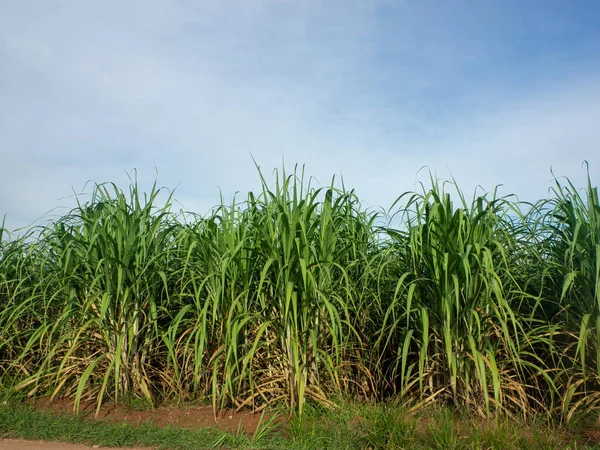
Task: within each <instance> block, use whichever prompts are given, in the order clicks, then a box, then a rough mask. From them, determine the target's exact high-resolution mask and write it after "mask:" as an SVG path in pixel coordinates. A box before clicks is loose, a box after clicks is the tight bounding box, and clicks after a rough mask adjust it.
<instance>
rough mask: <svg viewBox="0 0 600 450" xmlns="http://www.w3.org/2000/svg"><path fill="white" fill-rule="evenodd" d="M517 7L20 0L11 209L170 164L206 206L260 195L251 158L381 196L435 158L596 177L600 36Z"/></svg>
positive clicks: (25, 212)
mask: <svg viewBox="0 0 600 450" xmlns="http://www.w3.org/2000/svg"><path fill="white" fill-rule="evenodd" d="M435 5H437V3H435ZM471 6H472V5H471ZM509 7H510V5H508V6H506V7H505V8H498V7H496V6H494V7H492V6H488V7H483V6H477V7H470V6H468V5H466V3H465V5H463V6H462V7H456V8H454V9H443V7H434V4H433V3H430V4H428V3H427V2H419V3H411V2H389V1H388V2H384V1H382V2H366V1H358V0H357V1H350V2H347V1H344V2H342V1H332V2H318V1H312V0H311V1H305V2H288V1H275V0H273V1H267V0H265V1H258V0H247V1H234V2H227V3H224V2H216V1H206V2H192V1H160V0H154V1H150V2H147V1H145V2H142V1H137V0H136V1H133V0H132V1H128V2H116V1H106V2H95V1H85V0H83V1H53V2H35V1H27V0H23V1H20V2H7V3H4V4H2V6H0V67H1V68H2V70H0V152H1V157H2V164H1V165H0V213H4V212H6V213H8V223H9V225H12V226H18V225H22V224H24V223H26V222H27V221H30V220H32V219H34V218H36V217H38V216H39V215H41V214H42V213H44V212H45V211H47V210H49V209H50V208H52V207H54V206H56V205H58V204H72V203H69V201H68V200H59V199H60V198H63V197H65V196H67V195H69V194H70V190H71V187H74V188H75V189H76V190H78V189H80V188H82V187H83V185H84V183H85V181H87V180H90V179H92V180H97V181H105V180H115V181H117V182H120V183H124V182H126V173H125V170H126V169H131V168H133V167H136V168H138V169H139V173H140V179H141V181H142V182H143V183H149V182H151V181H152V180H153V178H154V174H155V167H157V168H158V170H159V181H160V184H164V185H167V186H169V187H174V186H179V187H178V193H177V195H176V197H177V198H178V199H179V200H180V201H181V202H182V203H183V204H184V205H185V206H186V207H187V208H190V209H196V210H199V211H200V212H203V211H206V210H207V209H208V208H209V207H210V206H212V205H213V204H214V203H216V202H217V201H218V188H222V189H223V192H224V194H225V196H231V195H232V194H233V193H234V192H235V191H238V190H240V191H245V190H247V189H249V188H254V187H256V185H257V176H256V173H255V170H254V167H253V163H252V159H251V157H250V154H252V155H254V157H255V158H256V160H257V161H258V162H259V163H260V165H261V166H262V167H263V168H265V169H267V171H269V170H270V169H271V168H273V167H277V166H280V165H281V161H282V158H285V161H286V162H287V163H288V164H290V165H291V164H293V163H295V162H299V163H306V164H307V170H308V172H309V173H310V174H313V175H315V176H316V177H317V178H318V179H319V180H320V181H321V182H328V181H329V179H330V177H331V175H332V174H334V173H341V174H343V176H344V178H345V181H346V184H347V185H349V186H353V187H356V188H357V191H358V193H359V195H360V196H361V198H364V199H365V201H366V202H367V203H369V204H371V205H384V206H386V205H389V203H391V201H392V200H393V199H394V198H395V196H397V195H398V194H399V193H401V192H403V191H404V190H407V189H412V188H414V183H415V179H416V176H417V170H418V169H419V168H420V167H422V166H424V165H428V166H429V167H431V168H432V170H436V171H437V173H438V174H439V175H440V176H442V177H446V176H448V175H449V172H451V173H452V174H454V175H455V176H456V178H457V179H458V181H459V182H460V183H461V185H463V186H464V188H465V189H466V190H467V191H468V190H470V189H472V188H474V187H475V186H476V185H479V184H480V185H483V186H484V187H485V188H488V189H492V188H493V187H494V186H495V185H497V184H500V183H503V184H505V185H506V186H507V190H508V191H514V192H517V193H519V194H521V196H523V197H536V196H540V195H544V194H545V192H546V189H547V188H548V186H549V183H548V181H549V180H550V178H551V176H550V166H553V167H554V169H555V172H556V173H557V174H566V175H569V176H571V177H573V178H574V180H575V182H581V180H582V179H583V176H584V171H583V170H582V169H581V167H580V166H581V163H582V161H583V160H584V159H587V160H589V162H590V163H591V165H592V168H594V167H598V166H600V156H599V155H600V149H598V146H597V142H600V140H599V138H600V129H599V127H598V126H597V124H596V123H597V120H595V118H597V117H600V106H598V105H600V77H599V76H598V75H600V70H598V69H599V66H598V64H597V63H598V62H599V61H598V60H596V59H595V56H594V55H595V54H597V53H595V52H594V51H593V50H597V48H596V47H595V46H596V44H597V43H598V42H600V41H598V35H596V34H593V32H592V31H590V32H589V33H588V34H586V35H582V36H579V35H578V36H575V35H574V33H575V32H574V31H573V29H574V28H573V24H576V23H579V21H585V20H587V19H585V20H584V19H583V18H581V17H579V16H573V17H570V16H568V15H567V14H565V13H564V12H562V11H555V12H554V14H551V11H550V12H548V11H546V12H544V13H543V14H542V15H541V16H540V15H537V16H536V15H533V14H532V12H531V11H530V10H526V11H525V10H523V11H522V13H521V16H519V17H517V16H515V15H514V13H512V14H511V12H510V9H509ZM492 19H494V20H492ZM518 20H524V21H525V22H526V23H522V24H520V25H519V22H518ZM527 21H528V22H527ZM539 21H544V22H545V24H546V26H548V27H549V28H548V30H546V29H541V28H540V29H539V30H538V29H537V28H538V27H539V26H541V25H540V24H539V23H538V22H539ZM580 25H581V24H580ZM583 25H585V24H583ZM583 25H581V27H580V28H578V29H580V30H582V29H583V30H585V29H586V28H585V27H584V26H583ZM509 26H513V28H512V31H511V30H508V27H509ZM527 30H529V31H530V36H529V37H530V38H531V40H533V42H531V40H530V41H528V42H525V41H523V44H522V46H523V48H522V49H520V50H515V48H513V47H512V46H515V45H518V39H522V38H523V36H527ZM540 36H545V37H546V38H547V42H546V43H545V44H544V43H538V44H536V43H535V42H536V41H535V39H539V37H540ZM562 36H571V37H572V40H571V45H570V48H571V49H572V50H571V51H570V53H569V52H565V51H564V49H563V48H562V46H561V42H562V41H561V39H562ZM542 44H543V45H542ZM535 45H537V47H535ZM552 48H554V50H555V52H554V53H552V51H551V50H552ZM527 58H529V59H527ZM567 63H570V64H568V65H567ZM561 65H562V66H561Z"/></svg>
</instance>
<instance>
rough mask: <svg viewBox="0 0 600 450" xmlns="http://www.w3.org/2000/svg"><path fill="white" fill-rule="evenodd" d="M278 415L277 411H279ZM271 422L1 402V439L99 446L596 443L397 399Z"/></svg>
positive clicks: (536, 446) (566, 432)
mask: <svg viewBox="0 0 600 450" xmlns="http://www.w3.org/2000/svg"><path fill="white" fill-rule="evenodd" d="M273 417H276V416H273ZM274 425H275V422H268V421H266V422H265V423H264V424H263V425H262V426H261V427H259V429H258V431H257V433H255V434H254V435H249V434H246V433H244V432H243V431H242V429H241V427H240V429H239V430H238V431H237V432H225V431H221V430H218V429H216V428H211V427H207V428H199V429H191V428H176V427H164V428H162V427H158V426H155V425H152V424H145V425H131V424H128V423H107V422H104V421H101V420H86V419H82V418H80V417H77V416H71V415H68V416H66V415H54V414H52V413H50V412H42V411H38V410H35V409H33V408H31V407H28V406H24V405H19V404H5V405H3V406H1V407H0V438H1V437H4V438H8V437H11V438H22V439H28V440H55V441H62V442H71V443H82V444H87V445H100V446H114V447H126V446H138V447H139V446H149V447H154V448H159V449H190V450H191V449H207V448H231V449H233V448H257V449H259V448H264V449H315V450H317V449H440V450H441V449H455V450H468V449H473V450H475V449H498V450H500V449H526V450H546V449H547V450H550V449H552V450H557V449H571V450H575V449H581V450H584V449H588V450H591V449H596V448H600V447H598V446H593V445H592V444H591V443H589V442H588V441H589V440H588V439H587V438H586V437H585V436H584V434H585V433H584V430H583V428H570V429H567V428H563V427H556V428H555V427H552V426H549V425H548V424H547V423H526V424H524V423H520V422H517V421H514V420H513V421H511V420H495V421H484V420H481V419H475V418H473V416H472V415H468V414H463V413H458V412H454V411H452V410H450V409H439V408H431V409H428V410H423V411H421V412H420V413H418V414H410V413H408V412H407V411H406V410H405V409H403V408H401V407H397V406H393V405H388V406H382V405H379V406H365V405H360V404H345V405H344V406H343V407H341V408H338V409H335V410H326V409H323V408H321V407H318V406H317V407H315V406H307V408H306V410H305V412H304V414H303V415H302V416H298V415H295V416H293V417H292V418H291V419H289V420H288V421H287V422H286V423H285V424H281V425H280V426H274Z"/></svg>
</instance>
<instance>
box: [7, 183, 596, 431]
mask: <svg viewBox="0 0 600 450" xmlns="http://www.w3.org/2000/svg"><path fill="white" fill-rule="evenodd" d="M261 179H262V185H263V190H262V192H260V193H258V194H254V193H250V194H248V196H247V198H246V199H245V200H244V201H239V202H236V201H233V202H232V203H231V204H225V203H223V204H222V205H221V206H220V207H219V208H217V209H215V210H214V211H213V212H212V213H211V214H209V215H207V216H205V217H199V216H193V215H189V214H176V213H174V212H173V210H172V199H171V197H169V198H168V199H167V201H166V202H164V203H160V202H159V198H160V196H159V193H160V190H159V189H157V188H156V186H155V187H154V188H153V189H152V190H151V192H150V193H149V194H147V195H144V194H143V193H141V192H140V191H139V188H138V186H137V184H136V183H135V182H133V183H132V185H131V186H130V188H129V191H128V192H127V191H125V192H124V191H121V190H120V189H119V188H118V187H117V186H115V185H113V184H101V185H97V186H96V187H95V190H94V192H93V194H92V196H91V199H90V201H89V202H87V203H80V204H78V206H77V207H76V208H75V209H74V210H73V211H71V213H69V214H68V215H66V216H64V217H62V218H60V219H58V220H56V221H53V222H51V223H49V224H47V225H43V226H39V227H35V228H32V229H31V230H29V231H28V232H27V233H26V234H25V235H22V236H21V237H19V238H11V239H8V238H7V232H6V230H3V231H4V235H2V234H0V376H1V381H2V383H3V384H4V386H10V387H11V389H15V390H19V391H21V392H26V393H27V394H28V395H31V396H37V395H60V396H68V397H71V398H73V399H74V400H75V401H76V404H77V405H79V403H80V401H81V400H82V399H84V398H93V399H95V400H97V401H98V404H100V403H101V402H102V401H104V400H106V399H108V398H110V399H113V400H116V401H119V400H121V399H123V398H124V397H127V396H141V397H145V398H147V399H149V400H151V401H156V400H158V399H163V398H177V399H196V398H207V399H210V400H211V401H212V403H213V405H214V406H215V408H219V407H222V406H225V405H233V406H236V407H244V406H247V407H253V408H261V407H263V406H264V405H267V404H272V403H287V404H289V405H290V406H291V407H292V408H295V409H297V410H298V411H300V412H301V411H302V408H303V405H304V403H305V402H306V401H314V402H319V403H324V404H329V403H330V402H331V401H332V400H334V399H335V398H337V397H339V396H352V397H356V398H364V399H375V400H381V399H385V398H390V397H394V398H397V399H401V400H402V401H406V402H408V403H410V404H414V405H415V406H418V405H421V404H426V403H435V402H439V403H450V404H454V405H460V406H468V407H469V408H472V409H473V410H475V411H478V412H479V413H481V414H484V415H489V414H496V413H503V414H519V415H528V414H533V413H543V414H548V415H550V416H553V417H558V418H563V419H569V417H570V415H571V414H573V413H574V412H575V411H581V410H585V409H588V408H595V407H596V406H597V404H598V403H599V400H600V385H599V383H598V382H599V381H600V346H599V342H600V203H599V199H598V191H597V188H596V187H593V186H592V184H591V183H589V182H588V186H587V187H586V188H585V189H583V190H581V191H580V190H577V189H576V188H575V187H574V186H573V185H571V183H570V182H568V180H567V181H566V182H565V183H562V184H561V182H559V181H557V182H556V185H555V188H554V189H553V191H552V193H551V198H550V199H547V200H542V201H540V202H538V203H536V204H534V205H529V204H528V205H525V204H520V203H518V202H517V201H516V200H514V199H513V198H512V197H498V196H497V194H496V193H493V194H492V195H487V194H486V195H481V196H476V197H474V199H473V200H472V201H471V202H470V203H469V202H467V201H466V199H465V197H464V196H463V194H462V193H461V191H460V189H458V187H457V186H456V185H455V184H452V183H450V184H439V183H438V182H437V181H436V180H434V179H432V180H431V187H429V188H423V190H422V192H419V193H408V194H405V195H403V196H401V197H400V198H399V199H398V201H397V202H396V203H395V204H394V205H393V206H392V208H390V211H389V213H388V214H384V213H375V212H371V211H366V210H364V209H362V208H361V204H360V202H359V199H358V198H357V196H356V195H355V194H354V193H353V192H352V191H347V190H345V189H344V188H340V187H338V186H337V185H336V184H335V183H334V182H333V181H332V184H331V186H330V187H326V188H320V189H316V188H313V187H311V185H310V182H307V181H306V180H305V179H304V174H303V171H302V172H294V174H293V175H286V174H285V173H282V174H277V176H276V181H275V183H274V185H273V186H270V184H269V183H268V182H267V181H266V180H265V179H264V178H262V174H261ZM588 179H589V177H588ZM448 186H449V187H450V188H451V189H452V190H453V191H455V192H452V196H451V195H450V194H449V193H447V192H446V189H447V188H448ZM159 203H160V204H159ZM382 224H394V226H393V227H392V226H391V225H387V226H382ZM0 230H1V229H0Z"/></svg>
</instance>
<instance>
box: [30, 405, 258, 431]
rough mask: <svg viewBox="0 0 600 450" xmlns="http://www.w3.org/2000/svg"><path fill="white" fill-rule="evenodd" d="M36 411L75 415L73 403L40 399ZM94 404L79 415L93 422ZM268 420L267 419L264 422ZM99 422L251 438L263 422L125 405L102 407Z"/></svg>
mask: <svg viewBox="0 0 600 450" xmlns="http://www.w3.org/2000/svg"><path fill="white" fill-rule="evenodd" d="M33 406H34V407H35V408H37V409H40V410H42V411H48V412H52V413H54V414H73V403H72V401H70V400H54V401H50V400H49V399H39V400H36V401H35V403H34V405H33ZM95 412H96V404H95V403H87V404H82V406H81V411H80V415H81V416H82V417H83V418H86V419H94V415H95ZM266 419H267V415H266V414H265V417H264V418H263V420H266ZM97 420H101V421H106V422H127V423H129V424H132V425H142V424H144V423H151V424H154V425H156V426H159V427H166V426H173V427H181V428H204V427H214V428H218V429H220V430H224V431H237V430H238V429H239V427H240V426H241V428H242V430H244V432H246V433H248V434H253V433H254V432H255V431H256V428H257V426H258V425H259V423H260V420H261V414H253V413H252V412H251V411H250V412H248V411H246V412H244V411H242V412H236V411H235V410H231V409H225V410H221V411H219V412H218V413H217V415H216V416H215V414H214V411H213V409H212V407H211V406H187V405H186V406H185V407H181V408H179V407H177V406H160V407H158V408H156V409H154V410H137V409H134V408H130V407H127V406H124V405H114V404H106V405H102V407H101V408H100V411H99V413H98V417H97Z"/></svg>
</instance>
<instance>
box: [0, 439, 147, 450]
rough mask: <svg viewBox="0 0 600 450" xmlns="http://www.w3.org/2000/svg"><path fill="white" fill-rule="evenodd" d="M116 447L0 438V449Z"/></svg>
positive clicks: (144, 449)
mask: <svg viewBox="0 0 600 450" xmlns="http://www.w3.org/2000/svg"><path fill="white" fill-rule="evenodd" d="M97 448H101V449H109V448H114V447H98V446H97V447H91V446H89V445H81V444H64V443H62V442H48V441H23V440H21V439H0V450H95V449H97ZM127 450H149V447H145V448H139V447H136V448H134V447H127Z"/></svg>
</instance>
